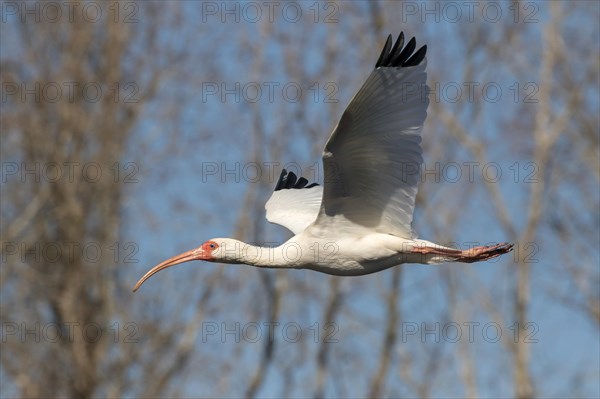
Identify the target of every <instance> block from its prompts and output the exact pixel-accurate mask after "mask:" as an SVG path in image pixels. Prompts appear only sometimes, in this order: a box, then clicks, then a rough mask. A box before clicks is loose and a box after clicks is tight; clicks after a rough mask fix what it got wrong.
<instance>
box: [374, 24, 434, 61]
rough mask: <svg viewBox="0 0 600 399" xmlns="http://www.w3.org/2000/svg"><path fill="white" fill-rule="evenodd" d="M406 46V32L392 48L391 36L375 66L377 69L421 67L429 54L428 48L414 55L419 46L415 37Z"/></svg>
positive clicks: (401, 34)
mask: <svg viewBox="0 0 600 399" xmlns="http://www.w3.org/2000/svg"><path fill="white" fill-rule="evenodd" d="M403 46H404V32H400V35H399V36H398V39H397V40H396V43H395V44H394V46H393V47H392V35H389V36H388V38H387V40H386V42H385V45H384V46H383V50H382V51H381V54H380V55H379V59H378V60H377V63H376V64H375V68H380V67H409V66H416V65H419V64H420V63H421V62H422V61H423V59H424V58H425V54H426V53H427V46H423V47H421V48H420V49H419V50H418V51H417V52H416V53H414V54H413V51H415V48H416V46H417V41H416V39H415V38H414V37H413V38H412V39H410V41H409V42H408V43H407V44H406V47H404V48H402V47H403Z"/></svg>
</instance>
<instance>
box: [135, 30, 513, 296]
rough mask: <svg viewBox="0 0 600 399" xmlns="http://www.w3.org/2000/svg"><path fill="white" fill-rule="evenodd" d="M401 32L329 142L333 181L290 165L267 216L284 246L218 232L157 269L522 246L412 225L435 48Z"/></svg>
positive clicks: (424, 257) (479, 253)
mask: <svg viewBox="0 0 600 399" xmlns="http://www.w3.org/2000/svg"><path fill="white" fill-rule="evenodd" d="M403 46H404V35H403V34H402V33H401V34H400V36H399V38H398V40H397V41H396V43H395V44H394V46H393V47H392V38H391V35H390V36H389V37H388V40H387V42H386V44H385V47H384V49H383V51H382V53H381V55H380V57H379V60H378V61H377V63H376V66H375V70H374V71H373V72H372V73H371V75H370V76H369V77H368V78H367V81H366V82H365V83H364V84H363V86H362V87H361V89H360V90H359V91H358V93H357V94H356V95H355V96H354V98H353V99H352V101H351V102H350V104H349V105H348V107H347V109H346V110H345V111H344V113H343V115H342V117H341V118H340V121H339V123H338V124H337V126H336V127H335V128H334V129H333V132H332V133H331V135H330V137H329V140H328V141H327V143H326V145H325V149H324V150H323V170H324V184H323V185H322V186H320V185H318V184H316V183H313V184H308V180H306V179H305V178H303V177H300V178H298V177H297V176H296V175H295V174H293V173H291V172H290V173H287V172H286V171H285V170H283V171H282V173H281V175H280V177H279V180H278V182H277V185H276V187H275V191H274V193H273V195H272V196H271V198H270V199H269V201H268V202H267V204H266V205H265V208H266V211H267V212H266V217H267V220H269V221H270V222H272V223H276V224H280V225H282V226H284V227H286V228H288V229H289V230H290V231H292V233H294V236H293V237H292V238H290V239H289V240H288V241H286V242H285V243H284V244H282V245H280V246H277V247H257V246H253V245H250V244H246V243H243V242H241V241H238V240H234V239H231V238H215V239H212V240H209V241H206V242H205V243H204V244H202V245H201V246H200V247H198V248H196V249H194V250H191V251H188V252H184V253H183V254H180V255H177V256H175V257H173V258H170V259H168V260H166V261H165V262H162V263H161V264H159V265H157V266H155V267H154V268H152V269H151V270H150V271H149V272H148V273H146V275H144V277H142V278H141V279H140V281H138V283H137V284H136V286H135V288H134V291H135V290H137V289H138V288H139V286H140V285H141V284H142V283H143V282H144V281H146V280H147V279H148V278H149V277H150V276H152V275H153V274H155V273H157V272H158V271H160V270H162V269H165V268H167V267H170V266H173V265H175V264H179V263H183V262H187V261H191V260H205V261H213V262H221V263H244V264H248V265H252V266H257V267H267V268H289V269H310V270H315V271H319V272H323V273H327V274H332V275H339V276H359V275H364V274H370V273H375V272H378V271H381V270H384V269H387V268H390V267H393V266H396V265H399V264H402V263H424V264H434V263H440V262H446V261H458V262H477V261H481V260H487V259H491V258H494V257H497V256H499V255H501V254H504V253H507V252H509V251H511V250H512V245H510V244H498V245H493V246H481V247H475V248H471V249H469V250H460V249H453V248H448V247H443V246H440V245H438V244H435V243H432V242H430V241H426V240H422V239H418V238H417V235H416V234H415V232H414V231H413V230H412V218H413V212H414V207H415V197H416V194H417V189H418V183H419V180H420V166H421V164H422V162H423V157H422V149H421V145H420V143H421V130H422V128H423V123H424V122H425V118H426V116H427V107H428V105H429V99H428V91H429V88H428V87H427V85H426V78H427V75H426V73H425V68H426V65H427V61H426V60H425V53H426V50H427V47H426V46H423V47H422V48H421V49H419V50H418V51H416V52H415V53H414V54H413V52H414V50H415V39H414V38H412V39H411V40H410V41H409V42H408V43H407V45H406V46H405V47H403Z"/></svg>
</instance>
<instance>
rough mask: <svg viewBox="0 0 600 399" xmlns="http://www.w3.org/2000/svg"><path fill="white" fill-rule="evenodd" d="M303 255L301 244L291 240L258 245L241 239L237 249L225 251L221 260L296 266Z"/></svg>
mask: <svg viewBox="0 0 600 399" xmlns="http://www.w3.org/2000/svg"><path fill="white" fill-rule="evenodd" d="M301 255H302V250H301V248H300V246H299V245H297V244H290V242H289V241H288V242H286V243H284V244H283V245H280V246H276V247H266V246H265V247H263V246H256V245H252V244H247V243H245V242H241V241H240V242H239V245H236V248H235V250H226V251H224V258H223V259H221V261H222V262H226V263H245V264H247V265H251V266H256V267H266V268H294V267H295V266H296V264H297V263H298V260H299V258H300V256H301Z"/></svg>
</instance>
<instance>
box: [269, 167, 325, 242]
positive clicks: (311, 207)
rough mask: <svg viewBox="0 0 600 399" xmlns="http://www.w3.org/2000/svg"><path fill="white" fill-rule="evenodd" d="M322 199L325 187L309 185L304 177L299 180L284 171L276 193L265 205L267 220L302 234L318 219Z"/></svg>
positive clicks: (315, 184)
mask: <svg viewBox="0 0 600 399" xmlns="http://www.w3.org/2000/svg"><path fill="white" fill-rule="evenodd" d="M322 197H323V186H319V185H318V184H317V183H312V184H308V180H306V179H305V178H304V177H300V178H299V179H298V178H297V177H296V174H294V173H293V172H289V173H288V172H287V171H286V170H285V169H283V170H282V171H281V175H280V176H279V180H278V181H277V185H276V186H275V191H274V192H273V194H272V195H271V198H269V200H268V201H267V203H266V204H265V209H266V211H267V220H268V221H269V222H271V223H275V224H279V225H281V226H283V227H285V228H287V229H289V230H290V231H292V233H294V234H300V233H301V232H303V231H304V229H306V227H307V226H308V225H309V224H311V223H312V222H314V221H315V219H316V218H317V214H318V213H319V208H320V207H321V198H322Z"/></svg>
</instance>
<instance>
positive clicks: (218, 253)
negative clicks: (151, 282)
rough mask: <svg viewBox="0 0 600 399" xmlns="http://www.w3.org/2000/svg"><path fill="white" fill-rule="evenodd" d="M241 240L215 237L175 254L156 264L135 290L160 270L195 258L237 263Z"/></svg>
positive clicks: (137, 284)
mask: <svg viewBox="0 0 600 399" xmlns="http://www.w3.org/2000/svg"><path fill="white" fill-rule="evenodd" d="M240 244H243V243H241V242H240V241H237V240H232V239H231V238H213V239H211V240H208V241H206V242H205V243H204V244H202V245H200V246H199V247H198V248H194V249H192V250H189V251H186V252H183V253H181V254H179V255H176V256H173V257H172V258H169V259H167V260H165V261H164V262H162V263H159V264H158V265H156V266H154V267H153V268H152V269H150V270H149V271H148V272H147V273H146V274H144V276H143V277H142V278H141V279H140V280H139V281H138V282H137V283H136V284H135V287H133V292H135V291H137V290H138V289H139V288H140V286H141V285H142V284H144V282H145V281H146V280H148V279H149V278H150V277H152V276H153V275H155V274H156V273H158V272H159V271H161V270H163V269H166V268H168V267H171V266H175V265H178V264H180V263H185V262H190V261H193V260H204V261H207V262H224V263H235V262H236V260H237V259H238V258H239V255H238V254H239V252H240V248H241V246H240Z"/></svg>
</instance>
